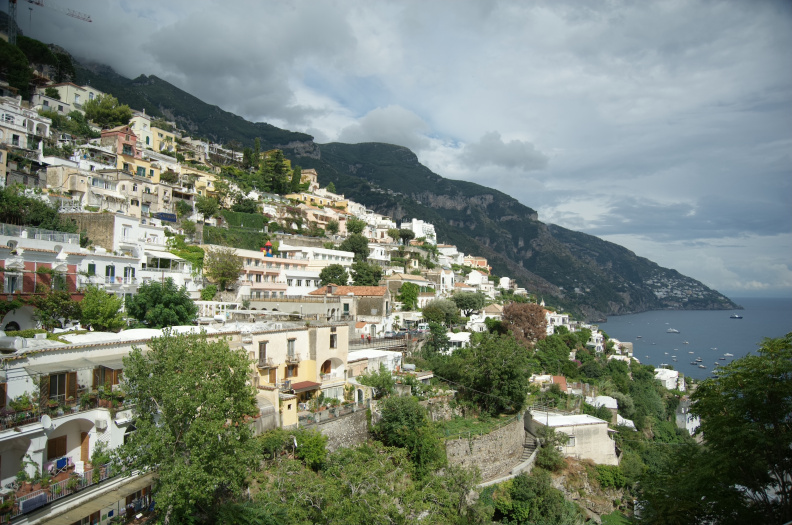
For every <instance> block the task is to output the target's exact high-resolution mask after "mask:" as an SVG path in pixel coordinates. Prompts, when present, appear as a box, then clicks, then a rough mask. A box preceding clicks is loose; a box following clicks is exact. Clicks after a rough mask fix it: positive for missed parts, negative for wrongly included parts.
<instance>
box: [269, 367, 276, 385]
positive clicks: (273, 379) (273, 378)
mask: <svg viewBox="0 0 792 525" xmlns="http://www.w3.org/2000/svg"><path fill="white" fill-rule="evenodd" d="M277 372H278V369H277V368H270V370H269V383H270V384H271V385H274V384H275V383H277Z"/></svg>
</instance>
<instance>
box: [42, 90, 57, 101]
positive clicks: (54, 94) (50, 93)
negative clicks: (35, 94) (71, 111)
mask: <svg viewBox="0 0 792 525" xmlns="http://www.w3.org/2000/svg"><path fill="white" fill-rule="evenodd" d="M44 95H46V96H48V97H50V98H54V99H55V100H60V99H61V97H60V91H58V90H57V89H55V88H54V87H46V88H44Z"/></svg>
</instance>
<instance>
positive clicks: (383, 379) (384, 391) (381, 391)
mask: <svg viewBox="0 0 792 525" xmlns="http://www.w3.org/2000/svg"><path fill="white" fill-rule="evenodd" d="M358 382H359V383H360V384H361V385H366V386H370V387H372V388H373V389H374V399H382V398H383V397H386V396H389V395H391V394H393V393H394V392H395V391H396V380H395V379H393V375H392V374H391V373H390V372H389V371H388V369H387V368H385V365H383V364H380V367H379V370H377V371H376V372H369V373H367V374H362V375H360V376H358Z"/></svg>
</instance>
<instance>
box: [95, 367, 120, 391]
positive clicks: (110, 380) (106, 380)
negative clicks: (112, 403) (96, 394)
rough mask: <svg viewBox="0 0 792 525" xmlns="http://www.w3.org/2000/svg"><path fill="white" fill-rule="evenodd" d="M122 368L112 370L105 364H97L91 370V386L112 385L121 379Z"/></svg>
mask: <svg viewBox="0 0 792 525" xmlns="http://www.w3.org/2000/svg"><path fill="white" fill-rule="evenodd" d="M122 373H123V370H113V369H112V368H108V367H106V366H97V367H96V368H94V371H93V387H94V388H98V387H100V386H104V387H112V386H113V385H117V384H118V383H119V382H120V381H121V374H122Z"/></svg>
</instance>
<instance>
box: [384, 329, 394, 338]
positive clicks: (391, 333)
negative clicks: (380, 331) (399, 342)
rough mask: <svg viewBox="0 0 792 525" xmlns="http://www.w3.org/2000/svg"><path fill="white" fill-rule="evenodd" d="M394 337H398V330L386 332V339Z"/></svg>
mask: <svg viewBox="0 0 792 525" xmlns="http://www.w3.org/2000/svg"><path fill="white" fill-rule="evenodd" d="M394 337H396V332H394V331H392V330H388V331H387V332H385V339H393V338H394Z"/></svg>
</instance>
